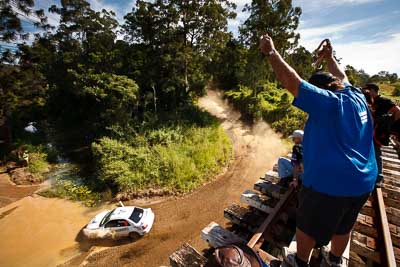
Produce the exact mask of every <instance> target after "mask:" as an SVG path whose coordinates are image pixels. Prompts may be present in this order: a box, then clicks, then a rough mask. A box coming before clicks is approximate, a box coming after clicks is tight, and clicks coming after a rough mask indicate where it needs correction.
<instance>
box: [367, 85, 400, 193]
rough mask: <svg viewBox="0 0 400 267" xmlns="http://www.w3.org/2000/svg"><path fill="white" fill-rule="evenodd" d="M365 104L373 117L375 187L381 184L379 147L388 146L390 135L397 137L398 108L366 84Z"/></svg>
mask: <svg viewBox="0 0 400 267" xmlns="http://www.w3.org/2000/svg"><path fill="white" fill-rule="evenodd" d="M363 92H364V95H365V97H366V98H367V102H368V103H369V104H370V109H371V111H372V115H373V117H374V125H375V128H374V147H375V158H376V162H377V164H378V177H377V180H376V186H377V187H380V186H381V185H382V182H383V163H382V151H381V146H388V145H389V139H390V136H391V135H392V134H394V135H396V136H397V137H398V132H399V131H398V128H399V127H398V125H399V123H400V120H399V119H400V108H399V107H398V106H397V105H396V104H395V103H394V102H393V101H392V100H390V99H389V98H387V97H384V96H381V95H380V94H379V86H378V85H377V84H374V83H368V84H366V85H365V87H364V88H363Z"/></svg>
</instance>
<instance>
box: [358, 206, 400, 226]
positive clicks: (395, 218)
mask: <svg viewBox="0 0 400 267" xmlns="http://www.w3.org/2000/svg"><path fill="white" fill-rule="evenodd" d="M399 212H400V211H399V210H398V209H395V208H392V207H386V216H387V218H388V221H389V223H391V224H394V225H397V226H400V214H399ZM360 213H361V214H364V215H368V216H371V217H373V218H376V216H377V214H376V212H375V210H374V209H373V208H372V207H368V206H364V207H362V209H361V211H360Z"/></svg>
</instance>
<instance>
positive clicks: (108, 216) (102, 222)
mask: <svg viewBox="0 0 400 267" xmlns="http://www.w3.org/2000/svg"><path fill="white" fill-rule="evenodd" d="M113 212H114V210H112V211H110V212H109V213H107V214H106V216H104V217H103V219H102V220H101V222H100V226H103V225H104V224H105V223H106V222H108V221H109V220H110V217H111V214H112V213H113Z"/></svg>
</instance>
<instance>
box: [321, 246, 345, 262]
mask: <svg viewBox="0 0 400 267" xmlns="http://www.w3.org/2000/svg"><path fill="white" fill-rule="evenodd" d="M321 254H322V260H321V265H320V267H342V266H344V265H343V259H342V258H341V259H340V262H333V261H331V260H330V259H329V249H328V247H327V246H323V247H322V248H321Z"/></svg>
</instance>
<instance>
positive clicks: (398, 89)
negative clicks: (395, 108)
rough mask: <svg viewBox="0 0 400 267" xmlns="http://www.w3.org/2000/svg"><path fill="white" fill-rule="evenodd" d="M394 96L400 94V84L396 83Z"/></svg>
mask: <svg viewBox="0 0 400 267" xmlns="http://www.w3.org/2000/svg"><path fill="white" fill-rule="evenodd" d="M392 95H393V96H400V84H395V85H394V89H393V92H392Z"/></svg>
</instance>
